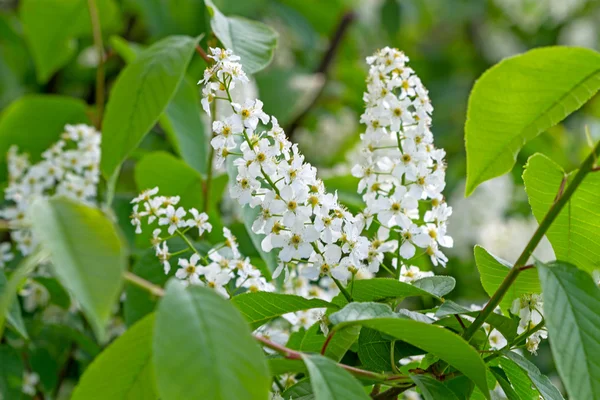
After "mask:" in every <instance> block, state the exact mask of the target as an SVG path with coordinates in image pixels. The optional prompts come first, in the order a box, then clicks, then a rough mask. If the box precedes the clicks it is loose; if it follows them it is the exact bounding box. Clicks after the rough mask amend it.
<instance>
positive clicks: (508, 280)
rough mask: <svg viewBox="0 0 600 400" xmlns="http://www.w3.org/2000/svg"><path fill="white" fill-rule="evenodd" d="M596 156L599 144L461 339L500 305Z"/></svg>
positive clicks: (599, 150)
mask: <svg viewBox="0 0 600 400" xmlns="http://www.w3.org/2000/svg"><path fill="white" fill-rule="evenodd" d="M598 154H600V142H598V143H597V144H596V147H594V149H593V150H592V152H591V153H590V154H589V155H588V156H587V158H586V159H585V160H584V161H583V163H582V164H581V167H580V168H579V170H578V171H577V173H576V174H575V176H574V177H573V179H572V180H571V183H570V184H569V185H568V186H567V187H566V189H564V192H563V193H562V195H561V196H559V197H558V199H557V200H556V201H555V202H554V204H552V206H551V207H550V209H549V210H548V212H547V213H546V216H545V217H544V219H543V220H542V221H541V222H540V225H539V226H538V228H537V229H536V231H535V232H534V234H533V236H532V237H531V239H530V240H529V243H527V246H525V249H523V252H522V253H521V255H520V256H519V258H518V259H517V261H516V262H515V265H514V266H513V268H511V269H510V271H509V272H508V274H507V275H506V277H505V278H504V281H502V283H501V284H500V286H499V287H498V289H497V290H496V292H495V293H494V294H493V296H492V298H491V299H490V301H489V302H488V303H487V304H486V306H485V307H484V308H483V310H481V312H480V313H479V315H478V316H477V318H476V319H475V321H473V323H472V324H471V325H470V326H469V328H468V329H467V330H466V331H465V333H464V334H463V338H465V339H466V340H467V341H468V340H470V339H471V338H472V337H473V335H474V334H475V332H477V329H479V328H480V327H481V326H482V325H483V324H484V322H485V320H486V319H487V317H488V316H489V315H490V314H491V313H492V312H494V309H495V308H496V307H497V306H498V304H500V302H501V301H502V298H503V297H504V295H505V294H506V292H507V291H508V289H509V288H510V286H511V285H512V284H513V283H514V281H515V280H516V279H517V277H518V276H519V273H520V272H521V268H522V267H523V266H525V264H526V263H527V260H529V257H531V254H532V253H533V251H534V250H535V249H536V247H537V246H538V244H539V243H540V241H541V240H542V238H543V237H544V235H545V234H546V232H547V231H548V229H549V228H550V226H551V225H552V223H553V222H554V220H555V219H556V217H558V215H559V214H560V212H561V210H562V209H563V207H564V206H565V205H566V204H567V203H568V202H569V199H570V198H571V196H572V195H573V193H575V191H576V190H577V188H578V187H579V185H580V184H581V182H583V180H584V179H585V177H586V175H587V174H588V173H589V172H591V171H592V169H593V168H594V163H595V160H596V158H597V156H598ZM559 191H560V189H559Z"/></svg>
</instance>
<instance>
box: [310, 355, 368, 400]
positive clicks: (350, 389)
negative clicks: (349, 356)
mask: <svg viewBox="0 0 600 400" xmlns="http://www.w3.org/2000/svg"><path fill="white" fill-rule="evenodd" d="M302 359H303V360H304V363H305V364H306V368H307V369H308V375H309V376H310V383H311V386H312V388H313V392H314V395H315V400H338V399H339V400H362V399H364V400H367V399H369V398H370V397H369V396H367V394H366V393H365V391H364V389H363V387H362V385H361V384H360V382H359V381H357V380H356V379H355V378H354V377H353V376H352V375H350V373H349V372H347V371H345V370H343V369H342V368H340V367H338V366H337V364H336V363H335V362H334V361H331V360H330V359H328V358H325V357H323V356H320V355H316V354H315V355H303V356H302Z"/></svg>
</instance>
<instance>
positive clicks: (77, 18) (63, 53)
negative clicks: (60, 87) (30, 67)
mask: <svg viewBox="0 0 600 400" xmlns="http://www.w3.org/2000/svg"><path fill="white" fill-rule="evenodd" d="M96 5H97V9H98V18H99V19H100V26H101V27H102V29H103V31H104V32H109V31H116V30H118V29H119V27H120V21H121V15H120V12H119V8H118V6H117V4H115V2H114V1H112V0H98V1H96ZM19 14H20V17H21V18H20V19H21V22H22V24H23V28H24V33H25V37H26V39H27V43H28V45H29V48H30V49H31V54H32V56H33V60H34V62H35V67H36V72H37V79H38V82H39V83H45V82H47V81H48V80H49V79H50V77H51V76H52V75H53V74H54V73H55V72H56V71H57V70H58V69H60V68H62V67H63V66H65V65H66V64H67V63H68V62H69V60H70V59H71V58H72V57H73V55H74V54H75V51H76V48H77V43H76V41H75V38H79V37H84V36H86V37H91V36H92V26H91V22H90V15H89V9H88V5H87V2H86V0H24V1H22V2H21V6H20V10H19ZM65 21H68V23H65Z"/></svg>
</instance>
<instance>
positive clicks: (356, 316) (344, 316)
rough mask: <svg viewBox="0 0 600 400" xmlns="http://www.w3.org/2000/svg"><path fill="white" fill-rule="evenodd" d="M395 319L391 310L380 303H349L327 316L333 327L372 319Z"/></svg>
mask: <svg viewBox="0 0 600 400" xmlns="http://www.w3.org/2000/svg"><path fill="white" fill-rule="evenodd" d="M384 317H385V318H396V317H397V315H396V314H394V311H392V308H391V307H390V306H388V305H387V304H382V303H350V304H348V305H347V306H345V307H344V308H342V309H341V310H340V311H336V312H334V313H333V314H331V315H330V316H329V322H331V323H332V324H333V325H337V324H340V323H342V322H349V321H360V320H363V319H373V318H384Z"/></svg>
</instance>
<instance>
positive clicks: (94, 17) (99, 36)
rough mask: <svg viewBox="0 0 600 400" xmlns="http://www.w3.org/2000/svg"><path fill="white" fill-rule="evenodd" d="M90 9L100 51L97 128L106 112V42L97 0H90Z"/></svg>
mask: <svg viewBox="0 0 600 400" xmlns="http://www.w3.org/2000/svg"><path fill="white" fill-rule="evenodd" d="M88 10H89V13H90V20H91V23H92V35H93V37H94V46H95V47H96V52H97V53H98V68H97V69H96V114H97V115H96V118H97V120H96V121H95V122H96V123H95V125H96V128H98V130H99V129H100V128H101V127H102V114H103V113H104V44H103V43H102V29H101V28H100V18H99V17H98V7H97V5H96V0H88Z"/></svg>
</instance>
